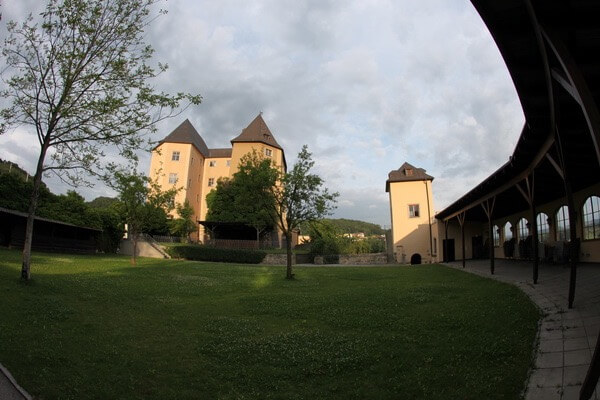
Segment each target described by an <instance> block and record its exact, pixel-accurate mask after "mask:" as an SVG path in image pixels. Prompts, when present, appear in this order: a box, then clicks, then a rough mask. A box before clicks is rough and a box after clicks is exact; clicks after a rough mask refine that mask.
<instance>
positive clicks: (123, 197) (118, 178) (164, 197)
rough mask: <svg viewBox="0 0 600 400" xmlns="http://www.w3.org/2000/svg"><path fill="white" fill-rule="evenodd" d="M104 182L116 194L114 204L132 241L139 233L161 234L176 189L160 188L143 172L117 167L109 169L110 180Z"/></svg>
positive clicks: (166, 226)
mask: <svg viewBox="0 0 600 400" xmlns="http://www.w3.org/2000/svg"><path fill="white" fill-rule="evenodd" d="M107 183H108V184H109V185H110V186H112V188H113V189H115V190H116V191H117V192H118V194H119V196H118V202H117V204H116V205H115V207H116V210H117V212H118V213H119V215H120V216H121V218H122V219H123V221H124V222H125V223H126V224H127V229H128V232H129V234H130V235H131V237H132V238H133V240H134V241H135V240H137V237H138V235H139V234H141V233H153V234H164V233H165V231H164V230H163V229H168V224H167V213H168V212H169V211H170V210H171V209H172V204H173V199H174V198H175V194H177V192H178V189H175V188H172V189H169V190H167V191H162V190H161V187H160V185H159V184H158V183H157V182H155V181H153V180H151V179H150V178H148V177H147V176H145V175H141V174H138V173H136V172H132V173H130V172H123V171H119V170H113V179H112V180H110V181H107Z"/></svg>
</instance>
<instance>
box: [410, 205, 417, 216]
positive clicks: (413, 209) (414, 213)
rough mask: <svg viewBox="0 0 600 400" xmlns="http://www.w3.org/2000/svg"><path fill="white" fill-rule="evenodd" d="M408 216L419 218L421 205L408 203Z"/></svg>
mask: <svg viewBox="0 0 600 400" xmlns="http://www.w3.org/2000/svg"><path fill="white" fill-rule="evenodd" d="M408 216H409V217H410V218H417V217H418V216H419V205H418V204H409V205H408Z"/></svg>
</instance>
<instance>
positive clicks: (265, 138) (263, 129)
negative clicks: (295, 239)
mask: <svg viewBox="0 0 600 400" xmlns="http://www.w3.org/2000/svg"><path fill="white" fill-rule="evenodd" d="M235 142H242V143H243V142H260V143H264V144H267V145H269V146H273V147H276V148H278V149H280V150H283V149H282V148H281V146H280V145H279V143H277V141H276V140H275V138H274V137H273V134H272V133H271V131H270V130H269V127H268V126H267V124H266V123H265V120H264V119H263V117H262V113H259V114H258V115H257V116H256V118H254V120H253V121H252V122H250V124H249V125H248V126H247V127H245V128H244V129H243V130H242V133H240V134H239V136H237V137H236V138H233V139H231V143H232V144H233V143H235Z"/></svg>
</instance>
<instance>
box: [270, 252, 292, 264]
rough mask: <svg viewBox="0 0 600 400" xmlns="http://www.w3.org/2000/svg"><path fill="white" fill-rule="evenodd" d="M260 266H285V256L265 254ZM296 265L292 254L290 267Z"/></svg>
mask: <svg viewBox="0 0 600 400" xmlns="http://www.w3.org/2000/svg"><path fill="white" fill-rule="evenodd" d="M261 264H265V265H287V254H267V255H266V256H265V259H264V260H262V262H261ZM293 264H296V255H295V254H292V265H293Z"/></svg>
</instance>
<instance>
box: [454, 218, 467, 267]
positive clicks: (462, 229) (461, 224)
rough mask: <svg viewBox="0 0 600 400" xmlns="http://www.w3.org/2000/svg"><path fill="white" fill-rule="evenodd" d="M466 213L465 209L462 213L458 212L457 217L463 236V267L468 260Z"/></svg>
mask: <svg viewBox="0 0 600 400" xmlns="http://www.w3.org/2000/svg"><path fill="white" fill-rule="evenodd" d="M465 214H466V212H465V211H463V212H461V213H460V214H458V215H457V216H456V218H457V219H458V223H459V224H460V234H461V238H462V266H463V268H464V267H465V266H466V261H465V258H466V256H465Z"/></svg>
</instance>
